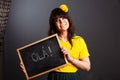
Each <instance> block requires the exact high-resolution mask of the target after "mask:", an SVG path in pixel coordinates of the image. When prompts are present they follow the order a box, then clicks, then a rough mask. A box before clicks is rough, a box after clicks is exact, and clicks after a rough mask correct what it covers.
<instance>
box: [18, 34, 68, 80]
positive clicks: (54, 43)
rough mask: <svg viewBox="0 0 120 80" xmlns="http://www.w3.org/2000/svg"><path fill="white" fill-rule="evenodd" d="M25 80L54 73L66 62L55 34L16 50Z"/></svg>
mask: <svg viewBox="0 0 120 80" xmlns="http://www.w3.org/2000/svg"><path fill="white" fill-rule="evenodd" d="M17 53H18V56H19V59H20V61H21V63H22V64H23V67H24V68H25V75H26V78H27V80H29V79H32V78H35V77H38V76H40V75H43V74H46V73H49V72H51V71H54V70H56V69H58V68H60V67H63V66H65V65H66V64H67V63H68V62H67V60H66V58H65V57H64V55H63V54H62V53H61V49H60V43H59V38H58V35H57V34H54V35H51V36H48V37H46V38H43V39H40V40H38V41H35V42H32V43H30V44H28V45H25V46H23V47H20V48H18V49H17Z"/></svg>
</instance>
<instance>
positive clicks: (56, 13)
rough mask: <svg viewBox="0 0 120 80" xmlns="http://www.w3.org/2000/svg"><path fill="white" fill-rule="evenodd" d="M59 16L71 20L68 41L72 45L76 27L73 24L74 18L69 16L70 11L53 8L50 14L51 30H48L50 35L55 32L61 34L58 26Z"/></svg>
mask: <svg viewBox="0 0 120 80" xmlns="http://www.w3.org/2000/svg"><path fill="white" fill-rule="evenodd" d="M58 18H66V19H68V22H69V28H68V41H69V42H70V44H71V45H72V41H71V39H72V37H73V35H74V32H75V28H74V26H73V23H72V20H71V18H70V17H69V15H68V13H67V12H64V11H63V10H62V9H60V8H55V9H53V10H52V12H51V14H50V17H49V25H50V27H49V30H48V35H49V36H50V35H52V34H55V33H58V34H59V31H58V29H57V27H56V21H57V19H58Z"/></svg>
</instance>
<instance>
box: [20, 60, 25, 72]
mask: <svg viewBox="0 0 120 80" xmlns="http://www.w3.org/2000/svg"><path fill="white" fill-rule="evenodd" d="M20 67H21V70H22V71H23V72H24V73H26V70H25V67H24V66H23V63H22V62H20Z"/></svg>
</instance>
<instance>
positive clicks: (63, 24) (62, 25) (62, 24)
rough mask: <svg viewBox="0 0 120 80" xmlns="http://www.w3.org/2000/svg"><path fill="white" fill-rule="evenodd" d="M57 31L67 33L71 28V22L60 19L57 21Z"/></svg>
mask: <svg viewBox="0 0 120 80" xmlns="http://www.w3.org/2000/svg"><path fill="white" fill-rule="evenodd" d="M56 26H57V29H58V30H59V31H60V32H61V31H67V30H68V28H69V22H68V19H66V18H58V19H57V21H56Z"/></svg>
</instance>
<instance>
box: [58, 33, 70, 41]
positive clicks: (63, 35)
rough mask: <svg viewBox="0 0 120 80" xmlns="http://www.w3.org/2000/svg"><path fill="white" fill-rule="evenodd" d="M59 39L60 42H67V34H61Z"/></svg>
mask: <svg viewBox="0 0 120 80" xmlns="http://www.w3.org/2000/svg"><path fill="white" fill-rule="evenodd" d="M59 38H60V39H61V40H62V41H68V33H67V32H62V33H60V34H59Z"/></svg>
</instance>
